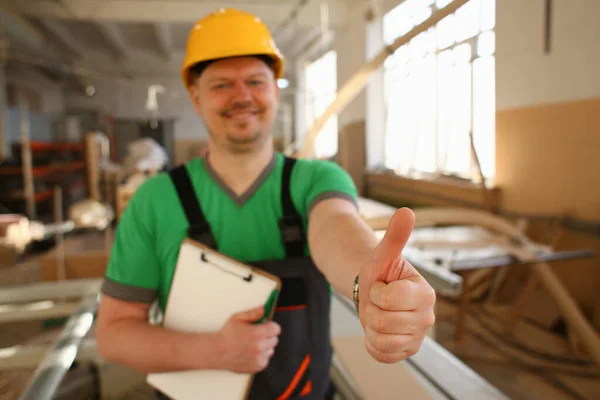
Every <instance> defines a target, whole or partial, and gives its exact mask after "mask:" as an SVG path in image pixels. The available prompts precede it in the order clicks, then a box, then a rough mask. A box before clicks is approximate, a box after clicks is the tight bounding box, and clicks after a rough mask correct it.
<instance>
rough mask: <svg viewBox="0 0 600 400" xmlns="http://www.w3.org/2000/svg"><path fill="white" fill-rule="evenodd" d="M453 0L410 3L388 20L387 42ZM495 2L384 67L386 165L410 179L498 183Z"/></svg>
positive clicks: (462, 13)
mask: <svg viewBox="0 0 600 400" xmlns="http://www.w3.org/2000/svg"><path fill="white" fill-rule="evenodd" d="M448 3H449V1H448V0H437V1H436V0H407V1H405V2H403V3H402V4H400V5H399V6H397V7H396V8H394V9H393V10H391V11H390V12H389V13H387V14H386V15H385V16H384V19H383V36H384V41H385V43H386V44H391V43H392V42H393V41H394V39H396V38H397V37H399V36H401V35H403V34H405V33H407V32H408V31H410V30H411V29H412V28H413V27H414V26H416V25H418V24H419V23H421V22H423V21H424V20H425V19H427V18H428V17H429V16H431V15H432V13H433V12H434V11H435V10H436V9H437V7H444V6H445V5H446V4H448ZM495 7H496V4H495V0H471V1H469V2H468V3H466V4H465V5H464V6H462V7H461V8H459V9H458V10H457V11H456V12H455V13H454V14H452V15H449V16H448V17H446V18H444V19H443V20H441V21H440V22H438V24H437V25H436V26H435V27H431V28H430V29H429V30H427V31H425V32H423V33H421V34H419V35H418V36H416V37H415V38H414V39H412V40H411V41H410V42H409V43H407V44H406V45H404V46H402V47H400V48H399V49H398V50H397V51H396V52H395V53H394V54H393V55H392V56H390V57H388V59H387V60H386V62H385V64H384V70H385V72H384V79H385V88H386V89H385V101H386V114H387V116H386V125H385V129H386V132H385V136H386V139H385V140H386V146H385V163H386V167H387V168H390V169H393V170H395V171H396V172H397V173H399V174H402V175H410V176H413V175H415V173H416V174H423V173H425V174H433V175H454V176H459V177H462V178H466V179H475V180H477V179H478V177H479V173H478V170H477V165H476V163H475V159H474V157H472V152H471V143H470V139H469V135H470V132H471V131H472V132H473V142H474V144H475V149H476V151H477V156H478V158H479V162H480V163H481V167H482V171H483V175H484V176H485V177H486V179H487V178H493V177H494V172H495V171H494V164H495V160H494V141H495V111H496V105H495V62H494V61H495V60H494V52H495V36H494V31H493V29H494V25H495Z"/></svg>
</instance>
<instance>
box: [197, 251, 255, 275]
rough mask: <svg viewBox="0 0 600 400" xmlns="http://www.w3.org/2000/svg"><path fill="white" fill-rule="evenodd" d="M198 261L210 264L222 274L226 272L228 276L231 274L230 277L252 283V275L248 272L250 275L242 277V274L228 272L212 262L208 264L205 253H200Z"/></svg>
mask: <svg viewBox="0 0 600 400" xmlns="http://www.w3.org/2000/svg"><path fill="white" fill-rule="evenodd" d="M200 259H201V260H202V261H204V262H205V263H210V264H211V265H214V266H215V267H217V268H219V269H220V270H221V271H223V272H227V273H228V274H231V275H235V276H237V277H240V278H242V279H243V280H245V281H246V282H252V276H253V275H252V273H251V272H250V273H248V275H243V274H238V273H237V272H234V271H230V270H228V269H227V268H223V267H222V266H220V265H218V264H215V263H212V262H210V261H209V260H208V258H206V253H204V252H202V253H201V254H200Z"/></svg>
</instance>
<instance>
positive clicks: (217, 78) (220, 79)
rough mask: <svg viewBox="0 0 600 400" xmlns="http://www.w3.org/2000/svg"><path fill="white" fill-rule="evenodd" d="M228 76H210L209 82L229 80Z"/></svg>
mask: <svg viewBox="0 0 600 400" xmlns="http://www.w3.org/2000/svg"><path fill="white" fill-rule="evenodd" d="M228 80H229V79H228V78H225V77H224V76H215V77H213V78H208V83H214V82H222V81H228Z"/></svg>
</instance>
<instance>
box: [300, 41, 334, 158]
mask: <svg viewBox="0 0 600 400" xmlns="http://www.w3.org/2000/svg"><path fill="white" fill-rule="evenodd" d="M305 79H306V81H305V82H306V97H305V98H306V126H307V127H308V128H309V129H310V128H311V127H312V126H313V124H314V122H315V120H316V119H317V118H319V117H320V116H321V115H322V114H323V113H324V112H325V110H326V109H327V107H328V106H329V105H330V104H331V102H332V101H333V100H334V99H335V96H336V91H337V56H336V52H335V51H333V50H331V51H329V52H327V53H326V54H325V55H323V56H322V57H320V58H318V59H317V60H315V61H313V62H312V63H310V64H309V65H308V66H307V67H306V77H305ZM314 149H315V157H316V158H329V157H332V156H334V155H335V154H336V153H337V150H338V121H337V117H335V116H332V117H331V118H329V120H328V121H327V123H326V124H325V126H323V129H322V131H321V132H320V133H319V135H318V136H317V138H316V140H315V146H314Z"/></svg>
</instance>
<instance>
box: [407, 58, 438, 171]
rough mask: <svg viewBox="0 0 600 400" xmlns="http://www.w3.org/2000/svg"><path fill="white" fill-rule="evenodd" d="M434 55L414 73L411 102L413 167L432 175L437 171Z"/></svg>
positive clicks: (426, 59)
mask: <svg viewBox="0 0 600 400" xmlns="http://www.w3.org/2000/svg"><path fill="white" fill-rule="evenodd" d="M435 60H436V58H435V55H433V54H430V55H429V56H427V58H425V59H424V60H423V61H422V62H421V63H419V70H418V71H415V84H414V86H413V88H414V92H412V94H411V97H412V98H413V99H412V101H413V103H414V104H415V108H416V110H415V111H416V114H415V115H416V118H417V134H416V135H417V136H416V140H417V149H416V150H417V151H416V160H415V167H416V169H417V171H420V172H429V173H434V172H435V171H436V170H437V149H436V119H437V118H436V101H435V99H436V88H437V85H436V83H437V82H436V76H435V75H436V65H435Z"/></svg>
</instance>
